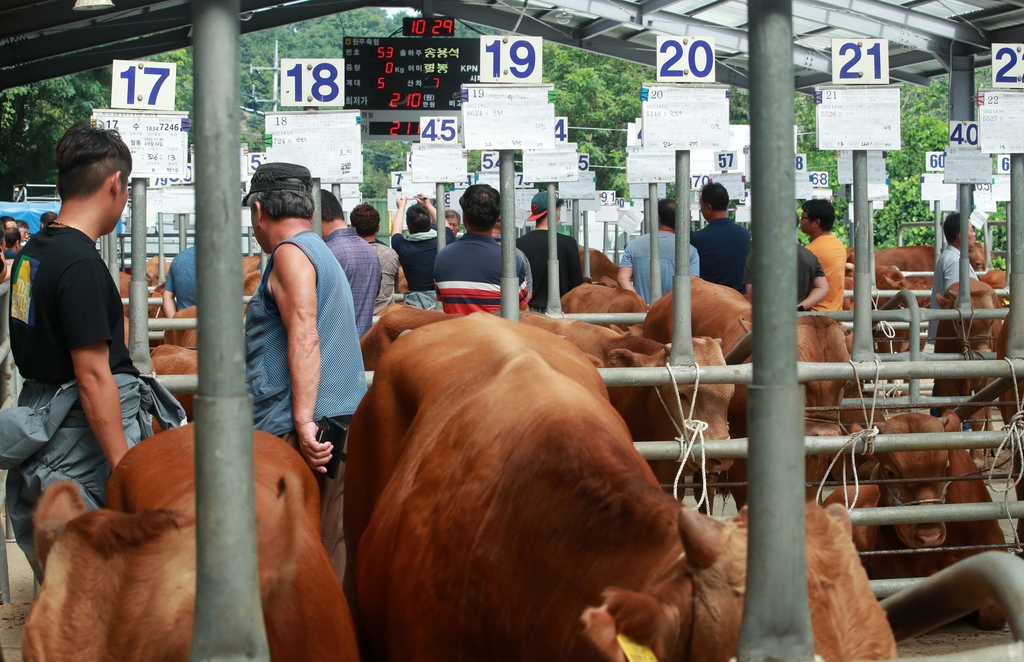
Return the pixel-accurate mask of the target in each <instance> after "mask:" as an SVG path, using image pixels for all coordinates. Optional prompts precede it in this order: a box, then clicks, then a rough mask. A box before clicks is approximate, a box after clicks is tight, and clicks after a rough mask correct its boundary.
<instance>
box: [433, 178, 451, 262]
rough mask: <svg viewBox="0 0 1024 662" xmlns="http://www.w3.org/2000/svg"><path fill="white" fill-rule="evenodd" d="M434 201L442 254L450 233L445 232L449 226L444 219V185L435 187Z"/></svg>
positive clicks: (438, 249)
mask: <svg viewBox="0 0 1024 662" xmlns="http://www.w3.org/2000/svg"><path fill="white" fill-rule="evenodd" d="M434 200H435V202H434V209H435V210H436V211H437V252H438V253H440V252H441V251H442V250H443V249H444V245H445V243H446V242H447V241H448V237H447V234H448V233H447V232H445V231H444V229H445V227H446V226H447V225H448V223H447V222H446V221H445V218H444V210H445V204H444V184H435V185H434Z"/></svg>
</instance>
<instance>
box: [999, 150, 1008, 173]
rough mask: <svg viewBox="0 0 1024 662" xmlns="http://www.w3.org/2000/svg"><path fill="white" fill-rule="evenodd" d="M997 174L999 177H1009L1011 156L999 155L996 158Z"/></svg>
mask: <svg viewBox="0 0 1024 662" xmlns="http://www.w3.org/2000/svg"><path fill="white" fill-rule="evenodd" d="M996 174H997V175H1009V174H1010V155H1009V154H999V155H997V156H996Z"/></svg>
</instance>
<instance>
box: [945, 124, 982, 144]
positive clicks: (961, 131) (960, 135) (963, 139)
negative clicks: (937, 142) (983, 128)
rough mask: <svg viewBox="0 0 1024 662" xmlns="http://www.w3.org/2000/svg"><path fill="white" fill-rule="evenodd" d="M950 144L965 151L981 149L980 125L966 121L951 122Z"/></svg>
mask: <svg viewBox="0 0 1024 662" xmlns="http://www.w3.org/2000/svg"><path fill="white" fill-rule="evenodd" d="M949 144H950V145H953V146H955V147H962V148H964V149H981V145H979V144H978V123H977V122H971V121H966V120H951V121H950V122H949Z"/></svg>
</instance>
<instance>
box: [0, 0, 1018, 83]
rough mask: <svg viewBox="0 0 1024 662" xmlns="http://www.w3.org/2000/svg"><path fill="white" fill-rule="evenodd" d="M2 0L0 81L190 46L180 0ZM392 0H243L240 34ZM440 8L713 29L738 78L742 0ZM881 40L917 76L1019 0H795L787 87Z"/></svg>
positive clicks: (545, 26) (480, 18)
mask: <svg viewBox="0 0 1024 662" xmlns="http://www.w3.org/2000/svg"><path fill="white" fill-rule="evenodd" d="M115 4H116V7H114V8H111V9H107V10H101V11H92V12H76V11H73V10H72V9H71V7H72V5H73V0H0V90H4V89H8V88H11V87H15V86H18V85H25V84H28V83H32V82H36V81H40V80H46V79H49V78H54V77H57V76H64V75H67V74H72V73H76V72H80V71H86V70H89V69H94V68H97V67H102V66H106V65H108V64H110V62H111V60H114V59H128V60H130V59H138V58H140V57H145V56H149V55H155V54H157V53H162V52H166V51H169V50H174V49H177V48H183V47H185V46H189V45H190V44H191V41H192V37H191V32H192V29H191V23H192V17H191V3H190V2H189V0H115ZM409 4H410V3H408V2H401V1H400V0H395V1H392V2H388V1H386V0H385V1H381V0H295V1H293V2H285V3H282V2H281V0H241V11H242V13H241V14H240V15H239V18H240V19H241V21H242V22H241V30H242V33H243V34H246V33H250V32H257V31H259V30H265V29H268V28H272V27H277V26H281V25H288V24H291V23H297V22H300V21H305V20H309V19H313V18H318V17H321V16H326V15H330V14H336V13H340V12H345V11H349V10H352V9H359V8H361V7H385V8H394V9H398V8H404V7H406V6H408V5H409ZM416 4H418V5H419V6H417V7H414V9H420V10H422V11H423V13H424V14H425V15H442V16H450V17H453V18H457V19H460V20H462V21H466V22H468V23H474V24H477V25H481V26H485V27H488V28H494V29H497V30H501V31H506V32H513V31H515V32H518V33H520V34H527V35H534V36H539V37H543V38H544V39H546V40H548V41H552V42H555V43H559V44H563V45H566V46H572V47H575V48H582V49H584V50H588V51H593V52H596V53H601V54H604V55H609V56H611V57H616V58H621V59H625V60H631V61H634V62H640V63H644V64H649V65H654V61H655V52H654V51H655V39H656V35H658V34H668V35H680V36H686V35H701V36H713V37H714V38H715V48H716V51H717V52H716V55H717V60H718V66H717V68H716V71H717V76H718V80H719V82H722V83H728V84H731V85H736V86H739V87H748V80H747V69H748V54H749V41H748V37H747V32H746V25H747V2H746V0H640V1H639V2H634V1H631V0H552V1H551V2H543V1H537V0H419V1H418V2H417V3H416ZM833 37H847V38H849V37H852V38H857V37H861V38H885V39H888V40H889V60H890V76H891V77H892V78H893V79H894V80H896V81H903V82H907V83H914V84H920V85H927V84H928V80H929V79H930V78H931V77H934V76H938V75H942V74H945V73H949V71H950V67H951V63H952V59H953V57H954V56H963V55H975V56H976V57H975V63H976V64H977V65H978V66H985V65H987V64H988V63H989V61H990V56H991V51H990V45H991V44H992V43H1001V42H1024V0H793V61H794V64H795V65H796V80H795V85H796V88H797V89H802V90H805V91H806V90H808V89H809V88H810V87H812V86H813V85H817V84H822V83H827V82H830V81H831V79H832V78H831V67H832V63H831V59H830V57H829V54H830V48H831V42H830V40H831V38H833Z"/></svg>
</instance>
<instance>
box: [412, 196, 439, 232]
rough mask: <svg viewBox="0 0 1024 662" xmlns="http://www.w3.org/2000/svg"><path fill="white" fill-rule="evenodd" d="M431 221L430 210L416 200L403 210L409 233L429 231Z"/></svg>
mask: <svg viewBox="0 0 1024 662" xmlns="http://www.w3.org/2000/svg"><path fill="white" fill-rule="evenodd" d="M432 221H433V219H431V218H430V212H429V211H428V210H427V208H426V207H425V206H424V205H421V204H420V203H418V202H417V203H416V204H414V205H412V206H410V207H409V208H408V209H406V210H405V224H406V226H407V227H408V228H409V234H418V233H420V232H430V225H431V223H432Z"/></svg>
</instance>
